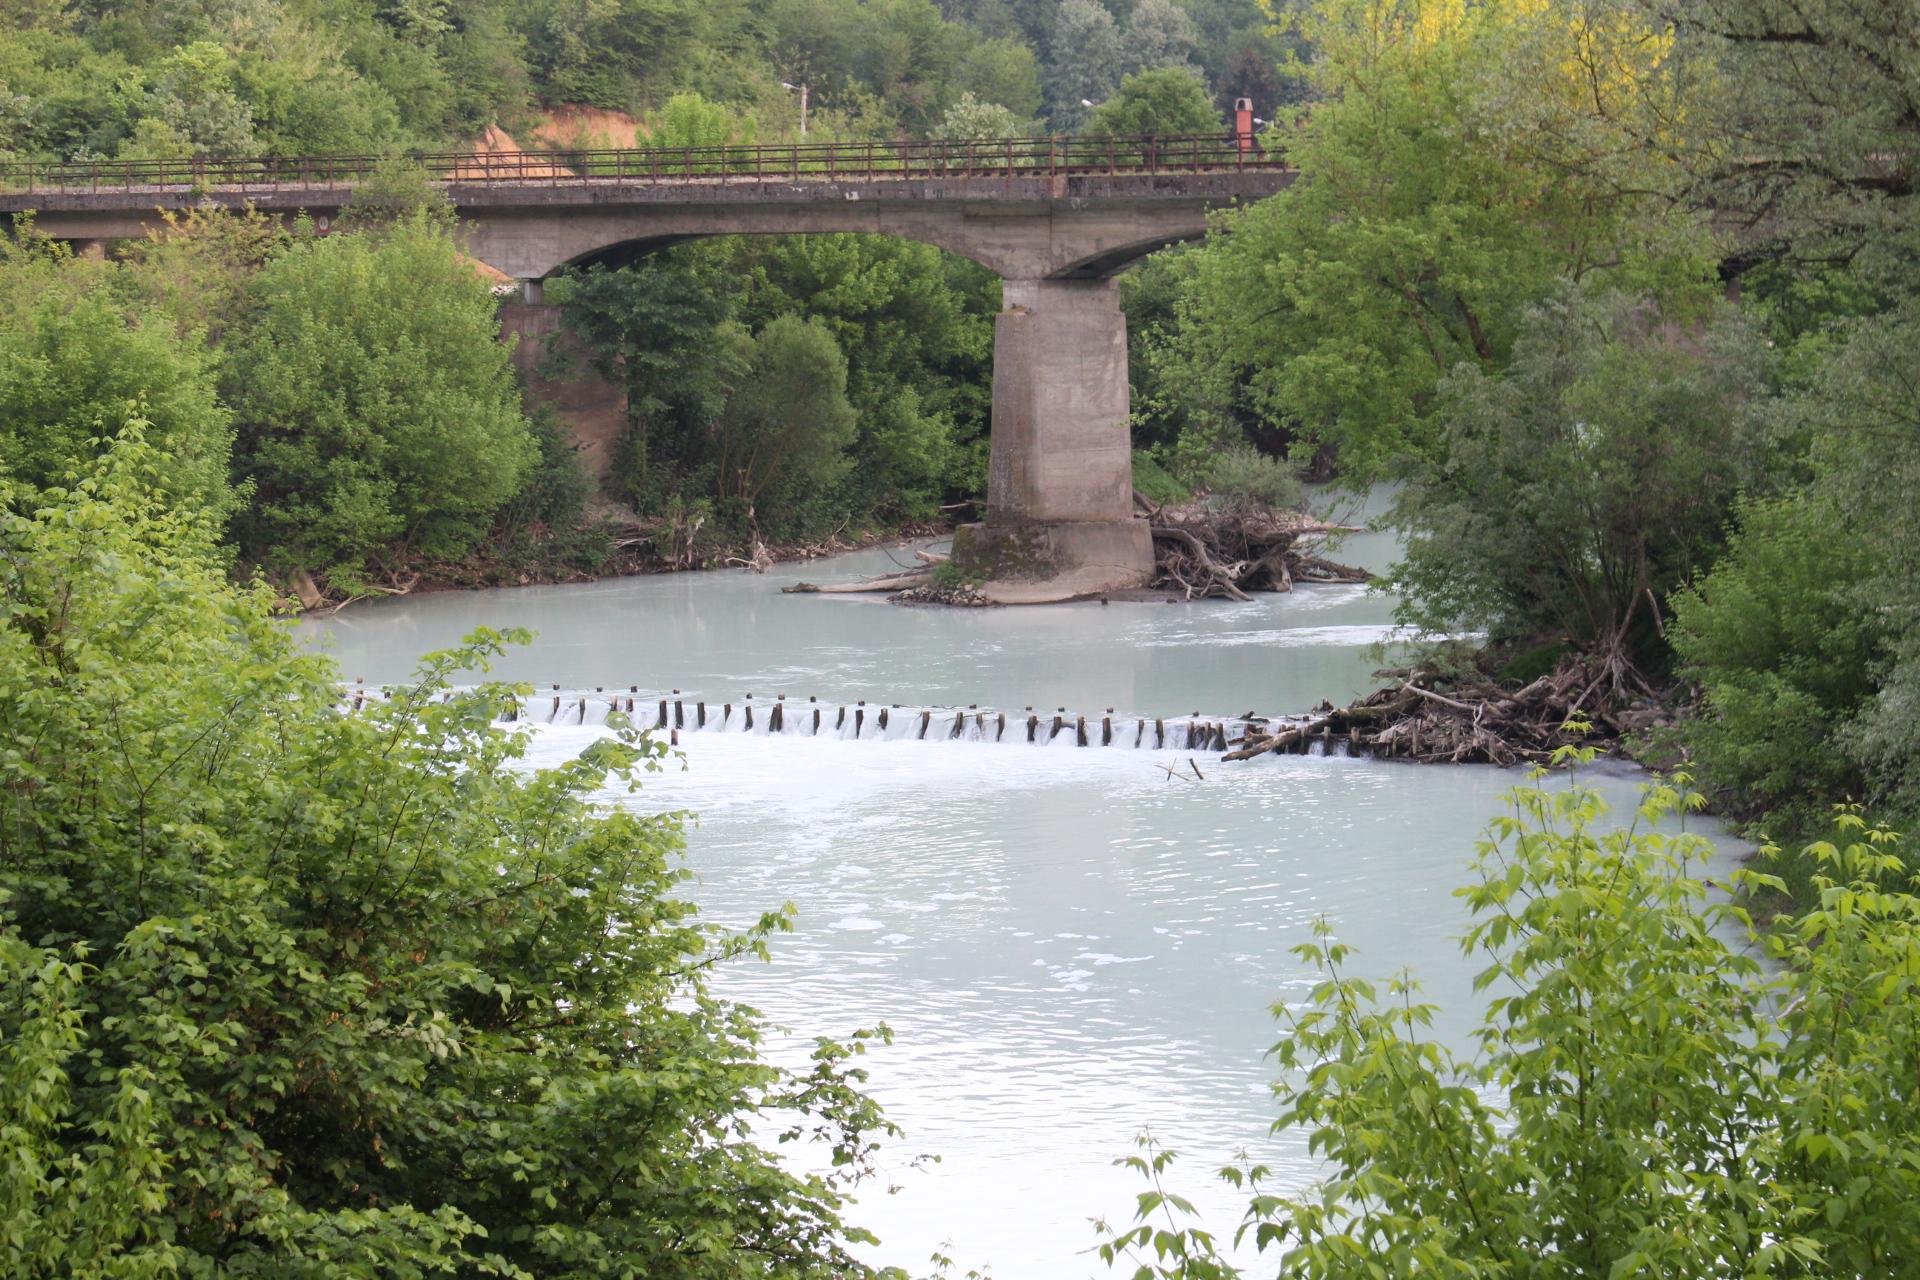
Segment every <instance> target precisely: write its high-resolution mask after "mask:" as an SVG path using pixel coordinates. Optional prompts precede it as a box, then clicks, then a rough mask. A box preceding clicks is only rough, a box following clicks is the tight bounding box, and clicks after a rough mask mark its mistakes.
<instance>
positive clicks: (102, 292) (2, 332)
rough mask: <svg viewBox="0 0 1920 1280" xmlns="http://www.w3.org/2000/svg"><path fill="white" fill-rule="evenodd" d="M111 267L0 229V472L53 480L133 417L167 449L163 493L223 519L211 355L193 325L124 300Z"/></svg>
mask: <svg viewBox="0 0 1920 1280" xmlns="http://www.w3.org/2000/svg"><path fill="white" fill-rule="evenodd" d="M116 274H117V273H116V271H115V269H114V268H113V267H111V266H109V265H108V264H104V263H81V262H75V261H73V260H72V259H71V258H70V257H68V256H67V255H66V253H65V251H64V250H62V249H59V248H57V247H55V246H53V245H50V244H49V243H47V242H46V241H44V240H40V239H38V238H36V237H35V236H34V235H33V234H32V233H31V231H30V230H29V231H28V233H27V234H26V235H25V236H23V237H22V238H21V239H19V240H17V241H16V240H0V475H4V476H9V477H11V478H12V479H13V480H14V481H15V482H16V483H17V484H19V485H21V486H24V487H26V488H27V489H34V488H49V487H61V486H64V485H65V484H66V483H67V482H68V476H69V475H71V474H73V473H76V472H79V473H84V472H85V471H86V470H88V468H89V467H90V465H91V463H92V460H93V459H94V458H95V457H96V456H97V454H98V452H99V450H100V448H101V442H102V441H103V440H105V439H106V438H108V437H110V436H112V435H113V434H114V433H116V432H117V431H118V430H119V429H120V427H121V425H122V424H123V423H125V422H126V420H127V419H128V418H131V417H135V416H142V417H144V418H145V419H146V420H147V422H148V424H149V425H148V429H149V433H150V435H151V437H152V439H153V440H154V442H155V443H156V444H158V445H161V446H162V447H164V448H166V449H167V450H168V451H169V454H170V458H171V461H170V463H169V466H168V471H167V481H166V491H167V493H168V494H169V495H170V496H171V497H172V499H173V500H174V501H177V502H179V503H181V504H183V505H188V506H194V507H198V508H200V509H202V510H204V511H206V512H207V513H208V514H209V516H210V517H211V518H212V519H214V520H216V521H221V520H224V519H225V518H226V517H227V516H228V515H229V514H230V513H231V512H232V510H233V507H234V496H233V492H232V490H231V488H230V487H229V484H228V474H227V472H228V462H229V456H230V453H231V450H232V445H233V429H232V426H231V423H230V415H229V414H228V412H227V410H226V408H225V407H223V406H222V405H221V403H220V401H219V398H218V395H217V390H216V376H215V375H216V370H215V365H214V361H213V359H212V358H211V357H210V355H209V354H208V352H207V350H206V347H205V345H204V343H203V342H202V339H201V334H200V333H199V331H198V330H196V329H191V328H189V329H186V330H185V331H184V332H183V331H182V330H181V329H180V328H179V327H177V326H176V324H175V323H174V319H173V317H172V316H171V315H169V314H168V313H167V312H165V311H163V310H160V309H159V308H156V307H154V306H152V305H141V304H140V303H138V302H130V301H129V300H128V299H127V298H125V297H124V296H122V294H121V291H120V290H118V289H117V288H116V287H115V286H116V283H117V281H116V279H115V277H116Z"/></svg>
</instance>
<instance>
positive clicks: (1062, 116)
mask: <svg viewBox="0 0 1920 1280" xmlns="http://www.w3.org/2000/svg"><path fill="white" fill-rule="evenodd" d="M1047 48H1048V51H1049V54H1050V57H1049V61H1048V68H1047V75H1046V77H1045V87H1046V94H1047V118H1048V119H1049V120H1051V121H1052V122H1053V124H1054V126H1055V127H1056V128H1060V129H1073V128H1075V127H1077V126H1078V125H1079V124H1080V122H1081V121H1082V120H1084V119H1086V113H1087V111H1088V109H1089V108H1088V107H1086V106H1084V105H1082V104H1083V103H1087V102H1104V101H1106V99H1107V98H1108V97H1110V96H1112V94H1113V91H1114V89H1116V88H1117V87H1118V86H1119V84H1120V76H1121V74H1122V73H1123V72H1124V71H1125V70H1126V66H1127V64H1126V47H1125V44H1124V42H1123V41H1122V39H1121V34H1120V28H1119V26H1118V25H1117V24H1116V23H1115V22H1114V20H1113V15H1112V14H1110V13H1108V12H1107V11H1106V10H1105V9H1103V8H1101V7H1100V6H1099V5H1098V4H1096V3H1094V0H1060V4H1059V6H1058V8H1057V9H1056V10H1055V12H1054V18H1053V30H1052V33H1051V34H1050V36H1049V38H1048V42H1047Z"/></svg>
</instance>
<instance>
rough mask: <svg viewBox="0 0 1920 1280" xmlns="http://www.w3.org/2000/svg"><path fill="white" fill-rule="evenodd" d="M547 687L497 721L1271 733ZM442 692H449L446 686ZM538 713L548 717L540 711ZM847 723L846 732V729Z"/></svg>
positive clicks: (1209, 737)
mask: <svg viewBox="0 0 1920 1280" xmlns="http://www.w3.org/2000/svg"><path fill="white" fill-rule="evenodd" d="M552 690H553V691H552V693H550V694H542V695H536V697H534V698H532V699H529V700H528V701H527V702H525V703H522V704H517V705H515V706H512V707H510V708H508V710H507V712H506V714H505V715H504V716H503V717H502V719H503V720H504V721H507V722H516V721H520V720H527V719H532V720H536V721H538V722H540V723H546V724H600V723H604V722H605V718H606V715H607V714H608V713H614V712H618V713H620V714H622V715H625V716H627V717H628V718H629V720H630V721H632V722H633V723H636V724H638V723H639V721H637V720H634V719H633V718H634V717H635V716H636V715H639V716H646V717H648V718H650V719H651V720H652V723H651V725H648V726H645V727H648V728H651V729H653V730H656V731H658V730H666V731H668V732H670V733H671V734H672V735H673V739H674V741H676V742H677V741H678V739H679V735H680V733H681V732H683V731H692V732H700V731H709V730H710V731H716V732H719V731H733V732H741V733H753V732H756V731H763V732H766V733H769V734H774V733H794V734H801V735H810V736H816V737H817V736H819V735H820V734H821V733H822V732H827V733H830V734H832V735H833V736H836V737H839V736H852V737H854V738H859V737H861V736H862V735H863V734H865V733H866V732H868V726H869V725H871V726H872V732H874V733H875V734H880V735H890V736H894V737H898V738H912V739H915V740H923V739H926V738H929V737H935V738H948V739H957V738H965V737H968V736H969V729H971V730H972V736H973V737H974V738H975V739H977V740H978V741H983V742H1006V741H1013V742H1020V741H1025V742H1028V743H1032V744H1034V745H1036V746H1039V745H1048V744H1051V743H1053V742H1055V741H1056V740H1057V739H1059V738H1060V737H1061V736H1062V735H1066V736H1067V738H1068V740H1069V741H1070V742H1072V744H1073V745H1075V746H1079V747H1090V746H1095V745H1099V746H1103V747H1113V746H1119V747H1122V748H1132V749H1141V748H1151V749H1155V750H1167V749H1172V750H1176V751H1219V752H1223V753H1224V752H1226V751H1229V750H1231V749H1232V748H1233V747H1234V746H1235V745H1236V744H1239V743H1244V742H1246V741H1247V740H1248V737H1249V734H1250V733H1254V732H1258V733H1266V732H1269V731H1270V729H1269V726H1270V724H1271V722H1270V721H1267V720H1263V719H1259V718H1246V717H1242V718H1236V719H1229V720H1213V719H1208V718H1204V717H1202V716H1200V714H1199V713H1198V712H1195V713H1194V714H1193V715H1192V716H1190V717H1187V718H1186V719H1184V720H1183V719H1174V720H1171V721H1169V720H1167V719H1166V718H1164V717H1154V718H1151V719H1149V718H1147V717H1125V716H1116V715H1115V713H1114V708H1112V707H1108V708H1107V710H1106V714H1105V715H1103V716H1100V717H1098V718H1097V720H1094V721H1091V722H1090V721H1089V719H1088V718H1087V717H1086V716H1084V715H1069V714H1068V713H1067V709H1066V708H1065V707H1061V708H1059V709H1058V710H1057V711H1056V712H1055V713H1054V714H1052V715H1050V716H1042V715H1040V714H1037V713H1036V712H1035V711H1034V709H1033V708H1032V707H1027V708H1025V710H1024V713H1023V714H1020V715H1014V716H1011V717H1009V715H1008V714H1007V713H1006V712H1004V711H997V712H994V711H982V710H981V709H980V708H979V706H978V705H977V704H974V705H970V706H968V707H967V708H966V709H964V710H961V709H952V710H938V711H936V710H934V709H932V708H926V707H921V708H913V707H903V706H901V705H899V704H897V703H896V704H893V705H890V706H889V705H884V704H876V705H874V706H872V707H869V706H868V704H867V702H866V701H865V700H864V699H862V700H859V701H856V702H854V703H853V704H851V705H845V704H822V703H821V702H820V700H819V699H818V698H814V697H809V698H808V699H807V700H806V701H805V702H804V703H802V702H799V701H798V700H796V701H794V702H788V701H787V697H786V695H785V694H779V695H776V696H775V697H774V699H773V700H772V701H771V702H769V701H767V700H766V699H761V700H759V701H758V702H756V701H755V700H754V697H753V695H752V694H747V695H746V696H745V698H744V699H743V700H742V701H741V703H740V704H739V707H738V711H739V719H738V720H737V721H736V719H735V712H736V707H735V704H734V703H732V702H723V703H719V704H718V705H717V706H715V707H713V708H709V706H708V704H707V703H706V701H705V700H695V699H687V698H683V697H680V696H678V695H679V693H680V691H679V690H678V689H675V690H673V692H672V694H671V695H669V696H666V697H661V698H658V699H657V700H656V699H653V698H650V697H647V696H643V695H642V694H641V693H640V687H639V686H638V685H633V686H631V687H629V688H628V690H627V691H626V692H624V693H622V692H620V691H618V690H615V691H614V692H612V693H608V692H607V691H606V689H604V688H600V687H596V688H595V689H593V691H592V692H591V693H588V692H586V691H583V690H569V691H566V692H562V691H561V689H560V686H559V685H554V686H552ZM387 696H390V695H389V694H388V693H387V691H385V690H379V691H372V690H368V689H366V688H364V687H361V686H358V685H356V687H355V688H354V689H353V691H352V695H351V700H352V706H353V707H354V708H355V709H358V708H359V707H361V706H363V705H364V704H365V702H366V701H367V700H368V699H369V698H385V697H387ZM446 696H451V693H449V694H448V695H446ZM541 711H545V712H546V714H545V715H544V716H541V715H540V712H541ZM949 716H951V717H952V718H951V720H949V719H948V717H949ZM1130 718H1131V719H1133V721H1134V725H1133V732H1132V733H1131V734H1129V733H1128V732H1127V725H1126V721H1127V719H1130ZM736 725H737V728H736V727H735V726H736ZM849 727H851V730H852V732H851V735H848V734H847V730H848V729H849ZM1010 731H1011V737H1009V732H1010ZM1311 746H1312V744H1311V743H1309V742H1307V741H1302V742H1301V743H1300V744H1299V745H1298V751H1299V752H1300V753H1303V754H1304V753H1305V752H1307V751H1308V750H1309V749H1310V748H1311Z"/></svg>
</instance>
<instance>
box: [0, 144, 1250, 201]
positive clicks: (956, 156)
mask: <svg viewBox="0 0 1920 1280" xmlns="http://www.w3.org/2000/svg"><path fill="white" fill-rule="evenodd" d="M393 159H395V157H389V156H370V155H367V156H263V157H256V158H251V159H234V158H228V157H223V156H196V157H193V158H191V159H184V160H107V161H82V162H71V163H59V162H35V161H13V162H8V163H5V164H0V191H5V192H9V193H16V194H17V193H23V192H24V193H28V194H33V193H39V192H48V193H61V194H71V193H106V194H111V193H113V192H116V191H127V192H131V193H141V194H146V193H151V192H155V191H170V190H175V189H180V188H185V189H187V190H189V191H191V190H195V189H203V190H238V191H240V192H242V193H250V192H255V191H258V192H263V193H264V192H270V191H273V190H276V189H279V188H300V189H311V188H315V187H321V188H325V187H351V186H355V185H357V184H359V183H360V182H362V181H364V180H365V179H367V178H368V177H370V176H372V175H373V174H374V173H375V172H376V170H378V169H379V168H380V167H381V166H382V165H385V164H388V163H390V162H391V161H392V160H393ZM404 159H406V160H407V161H409V162H410V163H412V164H414V165H416V166H418V167H419V168H421V169H424V170H425V171H426V172H427V174H428V175H429V176H431V177H432V178H434V179H436V180H438V181H441V182H444V183H448V184H450V185H477V186H489V185H496V186H541V185H545V186H554V185H563V184H570V183H594V182H613V183H640V184H648V183H672V182H762V183H764V182H800V181H808V180H826V181H861V182H877V181H883V180H888V179H908V178H919V179H925V178H995V177H1001V178H1004V177H1031V176H1038V175H1042V174H1045V175H1048V176H1055V175H1076V174H1155V173H1210V172H1219V171H1222V170H1234V169H1253V168H1263V169H1264V168H1284V167H1285V160H1284V159H1283V157H1282V156H1281V155H1280V154H1279V153H1278V152H1276V151H1272V150H1268V149H1265V148H1263V147H1261V146H1260V145H1259V144H1258V143H1257V142H1256V141H1255V140H1254V139H1253V138H1251V137H1248V136H1245V135H1234V134H1201V135H1187V136H1179V137H1161V136H1140V137H1123V138H1070V137H1050V138H992V139H976V140H973V141H949V140H940V141H935V140H929V139H914V140H899V141H872V142H801V143H779V144H760V143H744V144H729V145H726V146H717V147H641V148H632V149H626V150H562V151H515V152H507V153H504V154H490V155H476V154H467V153H451V152H447V153H437V154H432V153H414V154H411V155H408V156H406V157H404Z"/></svg>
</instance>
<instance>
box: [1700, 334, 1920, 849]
mask: <svg viewBox="0 0 1920 1280" xmlns="http://www.w3.org/2000/svg"><path fill="white" fill-rule="evenodd" d="M1916 350H1920V308H1916V307H1915V306H1914V305H1913V304H1912V303H1909V304H1907V305H1906V306H1905V307H1903V308H1901V309H1900V310H1898V311H1895V312H1892V313H1890V314H1888V315H1884V316H1879V317H1874V318H1872V319H1869V320H1866V321H1862V322H1860V323H1857V324H1854V325H1852V326H1850V327H1849V328H1847V329H1845V330H1843V331H1842V336H1841V338H1840V345H1838V346H1837V347H1836V348H1834V349H1833V350H1832V351H1831V354H1829V355H1828V356H1827V357H1826V358H1825V359H1824V360H1822V361H1821V362H1820V363H1819V365H1818V367H1817V369H1816V372H1815V374H1814V376H1813V378H1812V380H1811V382H1810V384H1809V385H1808V386H1806V387H1804V388H1802V389H1800V390H1798V391H1796V392H1795V393H1794V394H1792V395H1791V396H1789V397H1787V398H1785V399H1784V400H1782V401H1781V402H1780V403H1779V404H1777V405H1776V406H1774V409H1773V419H1774V421H1775V423H1776V424H1777V427H1776V430H1777V432H1778V434H1780V435H1783V436H1785V437H1786V438H1788V439H1795V440H1801V441H1804V447H1805V448H1806V450H1807V462H1808V464H1809V466H1810V467H1811V472H1812V479H1811V484H1810V485H1808V486H1807V487H1806V488H1804V489H1801V490H1797V491H1795V492H1793V493H1791V494H1790V495H1789V496H1787V497H1786V498H1784V499H1782V500H1781V501H1779V502H1777V503H1768V504H1756V505H1753V506H1749V507H1747V508H1744V509H1743V510H1742V512H1741V513H1740V530H1739V532H1738V533H1737V535H1736V536H1735V537H1734V539H1733V541H1732V544H1731V546H1730V547H1729V550H1728V552H1727V555H1726V556H1725V557H1724V558H1723V559H1721V560H1720V561H1719V562H1718V563H1717V564H1715V565H1714V567H1713V570H1712V572H1711V573H1709V574H1707V575H1706V576H1705V577H1704V578H1703V579H1702V580H1701V582H1700V583H1699V584H1698V588H1697V590H1695V591H1693V592H1691V593H1688V594H1687V595H1684V596H1682V597H1681V598H1679V599H1677V600H1676V601H1675V607H1676V609H1677V610H1678V611H1679V614H1680V618H1681V623H1682V626H1681V628H1680V630H1679V632H1678V633H1677V634H1676V639H1675V642H1676V645H1677V647H1678V648H1679V649H1680V651H1681V653H1682V655H1683V656H1684V657H1685V658H1686V659H1687V663H1688V666H1687V670H1688V673H1689V675H1690V676H1691V677H1692V678H1693V679H1694V680H1695V681H1696V682H1697V683H1698V685H1699V687H1700V689H1701V691H1702V693H1703V694H1704V696H1705V704H1704V706H1703V707H1702V709H1701V715H1700V716H1699V717H1698V718H1697V719H1696V720H1695V721H1694V722H1693V723H1692V724H1690V725H1689V726H1688V728H1687V733H1686V737H1687V739H1688V740H1689V741H1690V743H1691V744H1692V746H1693V748H1694V749H1695V750H1696V751H1697V752H1698V753H1699V757H1700V761H1701V767H1702V769H1703V772H1704V774H1705V777H1706V778H1707V779H1708V780H1709V781H1710V782H1712V783H1713V784H1714V785H1715V786H1716V787H1719V788H1723V789H1724V792H1725V798H1726V800H1727V801H1728V803H1729V804H1730V805H1731V806H1732V807H1733V808H1734V809H1735V810H1736V811H1738V812H1740V813H1742V814H1743V815H1745V816H1757V815H1758V814H1760V813H1761V812H1762V811H1766V812H1770V813H1772V814H1773V815H1774V816H1776V817H1777V818H1778V820H1779V821H1780V823H1781V824H1782V826H1783V827H1784V828H1785V829H1786V830H1787V831H1804V830H1805V829H1806V827H1807V825H1808V823H1809V821H1811V820H1812V819H1813V818H1814V817H1815V816H1816V815H1817V814H1818V812H1819V811H1820V809H1821V808H1822V807H1823V806H1825V805H1826V804H1828V803H1831V802H1833V801H1835V800H1839V799H1844V798H1848V797H1854V798H1864V799H1867V800H1869V801H1871V802H1872V803H1873V804H1874V805H1875V806H1877V807H1878V808H1880V809H1881V810H1883V811H1887V812H1891V813H1894V814H1896V815H1902V816H1905V815H1911V814H1916V813H1920V750H1917V749H1916V747H1915V745H1914V735H1913V732H1912V724H1913V717H1914V714H1915V707H1916V706H1920V645H1916V643H1915V642H1914V639H1913V637H1914V634H1915V629H1916V626H1920V608H1917V607H1916V604H1915V601H1916V599H1917V598H1920V573H1916V571H1915V568H1914V566H1915V565H1916V564H1920V558H1917V557H1916V549H1917V548H1920V517H1917V516H1916V514H1915V512H1914V511H1913V509H1912V508H1913V504H1912V503H1911V502H1909V501H1907V497H1906V495H1908V494H1909V493H1911V492H1912V491H1913V487H1914V486H1915V485H1916V484H1920V443H1917V442H1916V436H1915V431H1914V424H1915V423H1917V422H1920V357H1916Z"/></svg>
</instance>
